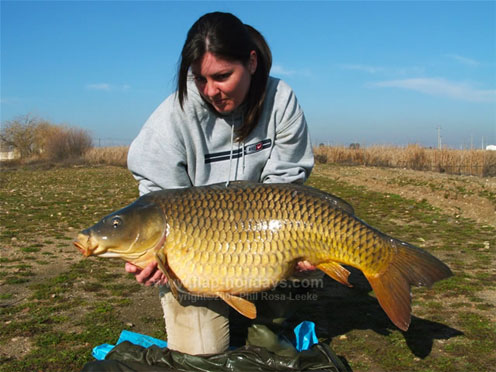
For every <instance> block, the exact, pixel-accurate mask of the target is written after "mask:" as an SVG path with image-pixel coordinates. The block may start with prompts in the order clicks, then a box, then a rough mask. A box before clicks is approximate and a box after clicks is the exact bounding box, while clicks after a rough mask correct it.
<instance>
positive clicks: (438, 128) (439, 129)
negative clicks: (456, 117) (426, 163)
mask: <svg viewBox="0 0 496 372" xmlns="http://www.w3.org/2000/svg"><path fill="white" fill-rule="evenodd" d="M442 146H443V145H442V143H441V126H438V127H437V148H438V150H441V148H442Z"/></svg>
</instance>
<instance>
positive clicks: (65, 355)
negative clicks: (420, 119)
mask: <svg viewBox="0 0 496 372" xmlns="http://www.w3.org/2000/svg"><path fill="white" fill-rule="evenodd" d="M325 166H327V165H319V167H325ZM392 182H397V183H401V184H402V185H405V186H408V185H409V184H413V183H415V182H416V180H415V179H412V178H411V177H410V178H407V177H404V178H398V179H395V180H394V181H392ZM309 183H310V184H311V185H313V186H315V187H318V188H320V189H322V190H326V191H329V192H331V193H333V194H336V195H338V196H340V197H341V198H343V199H345V200H347V201H348V202H349V203H350V204H352V205H353V207H354V209H355V211H356V215H358V216H359V217H360V218H362V219H363V220H364V221H366V222H367V223H369V224H371V225H372V226H374V227H377V228H379V229H380V230H381V231H383V232H385V233H388V234H390V235H392V236H394V237H396V238H400V239H402V240H406V241H408V242H411V243H414V244H417V245H420V246H422V247H423V248H425V249H427V250H428V251H430V252H432V253H434V254H435V255H438V256H439V257H442V259H443V260H444V261H445V262H446V263H448V264H449V266H450V267H451V268H452V269H453V271H454V273H455V276H454V277H452V278H449V279H447V280H445V281H442V282H439V283H437V284H435V285H434V287H433V288H432V289H428V288H414V289H413V304H412V305H413V318H412V324H411V327H410V330H409V331H408V332H401V331H399V330H398V329H397V328H395V327H394V326H393V325H392V324H391V323H390V322H389V320H388V319H387V317H386V316H385V315H384V313H383V311H382V309H381V308H380V307H379V305H378V304H377V301H376V299H375V297H374V296H373V294H372V293H371V292H370V287H369V286H368V284H367V283H366V282H365V281H364V278H363V275H361V274H360V273H358V272H356V271H352V275H351V277H350V281H351V282H352V284H354V288H351V289H349V288H346V287H344V286H341V285H339V284H337V283H336V282H334V281H333V280H331V279H325V286H324V287H325V289H324V290H323V291H324V292H322V293H320V294H319V301H318V302H317V303H314V302H312V303H309V304H307V307H308V308H307V309H306V310H308V311H306V310H305V309H303V310H302V311H301V312H300V314H304V315H302V317H303V318H304V319H305V320H312V319H313V320H315V321H316V323H317V334H318V336H319V338H320V339H321V340H323V341H324V342H328V343H330V344H331V346H332V348H333V349H334V350H335V351H336V352H337V353H338V354H339V355H340V356H342V357H343V358H345V359H346V361H347V362H348V363H349V365H350V366H351V368H352V369H353V370H354V371H368V370H385V371H393V370H394V371H423V372H426V371H466V370H470V371H487V370H490V369H491V368H493V367H494V365H495V364H496V356H494V355H493V354H494V352H493V351H494V350H495V349H496V336H495V335H496V328H495V325H494V324H495V323H494V315H493V314H494V310H495V309H494V302H491V301H489V300H488V299H487V296H485V295H484V293H485V292H486V291H492V293H493V295H494V293H495V290H496V284H495V283H496V280H495V279H496V277H495V274H494V271H491V270H490V268H491V264H490V262H494V257H495V255H494V251H495V247H496V239H495V237H496V231H495V229H494V228H492V227H490V226H484V225H481V224H477V223H476V222H474V221H472V220H469V219H465V218H462V217H459V218H454V217H453V216H452V215H447V214H445V213H444V211H443V210H441V209H439V208H435V207H433V206H432V205H430V204H429V203H428V202H427V201H426V200H421V201H416V200H410V199H407V198H404V197H402V196H400V195H397V194H394V193H388V192H373V191H370V190H369V189H367V188H365V187H358V186H354V185H351V184H348V183H346V182H344V181H340V180H339V179H332V178H330V177H325V176H320V175H314V176H312V177H311V179H310V182H309ZM420 186H422V187H424V188H425V190H426V192H443V191H444V190H439V188H440V187H439V185H438V184H435V183H431V184H428V183H426V184H425V185H420ZM450 192H457V193H459V195H461V196H463V195H468V194H470V193H471V191H470V185H467V187H464V188H458V189H456V190H452V191H450ZM485 195H487V196H488V197H490V198H492V200H494V193H491V192H490V191H489V189H488V190H486V192H485ZM136 196H137V187H136V182H135V181H134V180H133V178H132V177H131V176H130V175H129V173H128V171H127V170H125V169H123V168H118V167H112V166H98V167H73V168H51V169H48V170H47V169H27V168H26V169H22V168H19V169H16V170H9V171H3V172H2V188H0V205H1V208H0V223H1V224H2V226H4V229H2V232H1V233H0V244H1V250H0V263H1V270H0V271H1V272H0V284H1V285H0V291H1V292H0V305H2V306H0V323H1V332H0V371H5V372H7V371H33V370H39V371H68V370H79V369H81V367H82V366H83V365H84V363H85V362H87V361H90V360H92V357H91V350H92V348H93V347H94V346H96V345H99V344H101V343H114V342H115V341H116V340H117V338H118V335H119V333H120V331H121V330H122V329H129V327H130V326H129V324H136V328H135V329H133V330H134V331H136V332H141V333H145V334H149V335H151V336H153V337H157V338H164V337H165V334H164V327H163V320H162V318H161V315H160V311H159V312H158V315H156V314H150V313H147V312H145V311H144V310H146V307H148V306H152V305H153V306H157V307H158V306H159V305H158V300H157V299H156V297H154V296H156V290H155V292H154V290H153V289H150V288H144V287H142V286H140V285H138V284H137V283H136V282H135V281H134V279H133V278H130V277H129V276H127V275H126V274H125V273H124V270H123V265H122V262H120V261H112V260H103V259H102V260H100V259H93V258H89V259H85V260H83V259H82V258H81V257H80V256H79V253H78V252H77V250H76V249H75V248H74V247H72V245H71V240H72V239H73V238H74V237H75V236H76V234H77V231H79V230H80V229H82V228H85V227H88V226H90V225H92V224H93V223H94V222H96V221H97V220H98V219H100V218H101V217H102V216H103V215H105V214H106V213H108V212H111V211H113V210H115V209H117V208H120V207H122V206H123V205H125V204H127V203H129V202H131V201H132V200H134V199H135V198H136ZM142 301H147V302H146V305H143V302H142ZM12 340H15V341H12ZM21 342H22V345H24V351H23V352H22V353H21V352H19V353H18V354H16V353H12V352H8V350H10V348H12V346H11V345H12V344H13V343H17V344H18V346H19V347H20V345H21V344H20V343H21ZM16 355H17V356H16Z"/></svg>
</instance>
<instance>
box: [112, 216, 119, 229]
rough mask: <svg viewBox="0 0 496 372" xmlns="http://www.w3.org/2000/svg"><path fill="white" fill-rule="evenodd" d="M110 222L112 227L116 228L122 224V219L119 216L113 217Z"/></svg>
mask: <svg viewBox="0 0 496 372" xmlns="http://www.w3.org/2000/svg"><path fill="white" fill-rule="evenodd" d="M110 222H111V224H112V227H113V228H114V229H117V228H118V227H119V226H120V225H122V219H121V218H120V217H114V218H112V220H111V221H110Z"/></svg>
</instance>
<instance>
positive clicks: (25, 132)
mask: <svg viewBox="0 0 496 372" xmlns="http://www.w3.org/2000/svg"><path fill="white" fill-rule="evenodd" d="M39 123H40V119H38V118H36V117H34V116H32V115H31V114H26V115H22V116H19V117H17V118H15V119H13V120H8V121H6V122H5V123H4V124H3V125H2V128H1V130H0V141H2V143H3V145H6V146H7V147H10V148H13V149H16V150H17V151H19V154H20V156H21V158H27V157H29V156H32V155H33V154H35V153H37V152H38V151H39V148H37V146H36V143H35V138H36V127H37V126H38V124H39Z"/></svg>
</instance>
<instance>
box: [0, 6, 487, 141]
mask: <svg viewBox="0 0 496 372" xmlns="http://www.w3.org/2000/svg"><path fill="white" fill-rule="evenodd" d="M495 4H496V2H494V1H490V2H482V1H466V2H452V1H442V2H427V1H416V2H407V1H384V2H378V1H365V2H358V1H346V2H344V1H317V2H313V1H263V2H262V1H257V2H256V1H239V2H233V1H229V2H227V1H226V2H213V1H202V2H192V1H175V2H173V1H154V2H147V1H139V2H138V1H122V2H117V1H93V2H89V1H79V2H76V1H55V2H47V1H35V2H27V1H3V0H2V1H1V121H2V123H3V122H4V121H6V120H11V119H13V118H15V117H17V116H19V115H24V114H27V113H31V114H33V115H36V116H39V117H42V118H44V119H47V120H50V121H52V122H53V123H55V124H68V125H72V126H77V127H80V128H84V129H87V130H88V131H90V133H91V134H92V136H93V137H94V138H95V141H96V143H98V141H100V143H102V144H107V143H111V144H112V143H115V144H121V143H123V144H127V143H129V142H130V141H131V140H132V139H133V138H134V137H135V136H136V135H137V133H138V131H139V130H140V128H141V126H142V125H143V123H144V122H145V120H146V119H147V118H148V116H149V115H150V114H151V113H152V112H153V110H154V109H155V108H156V107H157V106H158V105H159V104H160V102H161V101H162V100H163V99H165V98H166V97H167V96H168V95H169V94H170V93H171V92H172V91H173V90H174V88H175V78H176V67H177V62H178V58H179V54H180V50H181V47H182V44H183V42H184V39H185V36H186V33H187V31H188V29H189V27H190V26H191V25H192V24H193V23H194V21H195V20H196V19H197V18H198V17H199V16H201V15H202V14H204V13H206V12H210V11H215V10H220V11H228V12H232V13H234V14H235V15H237V16H238V17H239V18H241V20H242V21H243V22H245V23H248V24H251V25H252V26H254V27H255V28H257V29H258V30H259V31H261V32H262V33H263V34H264V36H265V37H266V39H267V41H268V43H269V45H270V47H271V49H272V52H273V60H274V64H273V68H272V75H274V76H276V77H280V78H282V79H284V80H285V81H286V82H288V83H289V84H290V85H291V86H292V87H293V89H294V91H295V92H296V95H297V97H298V99H299V102H300V104H301V106H302V107H303V109H304V111H305V115H306V118H307V121H308V124H309V127H310V132H311V136H312V140H313V142H314V143H316V144H317V143H321V142H324V143H329V144H335V145H338V144H342V145H348V144H349V143H351V142H358V143H361V144H362V145H373V144H394V145H406V144H409V143H418V144H421V145H424V146H436V145H437V127H441V135H442V142H443V144H446V145H448V146H450V147H454V148H460V147H470V146H471V145H473V146H474V147H477V148H480V147H481V144H482V140H483V139H484V143H485V144H488V143H493V144H496V5H495Z"/></svg>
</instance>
